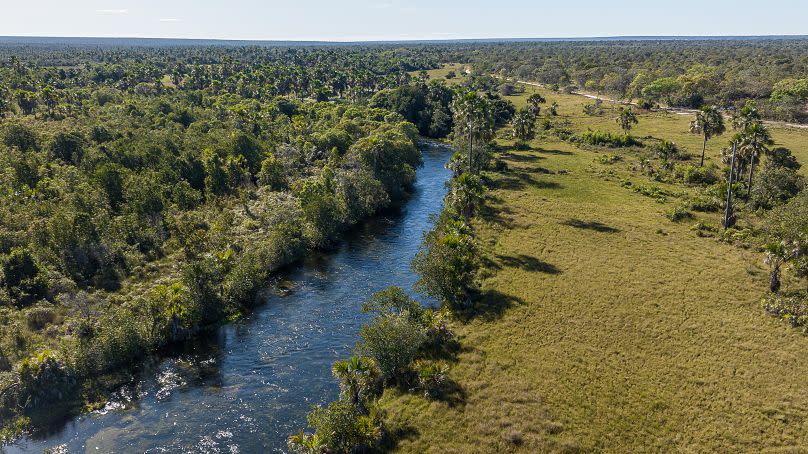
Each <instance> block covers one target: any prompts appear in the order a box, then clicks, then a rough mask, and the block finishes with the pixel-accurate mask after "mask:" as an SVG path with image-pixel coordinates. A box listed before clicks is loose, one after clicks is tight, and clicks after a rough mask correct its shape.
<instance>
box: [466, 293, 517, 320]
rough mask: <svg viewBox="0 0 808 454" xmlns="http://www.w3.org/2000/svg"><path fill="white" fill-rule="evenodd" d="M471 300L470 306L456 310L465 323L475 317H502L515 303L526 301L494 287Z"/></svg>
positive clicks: (495, 318)
mask: <svg viewBox="0 0 808 454" xmlns="http://www.w3.org/2000/svg"><path fill="white" fill-rule="evenodd" d="M471 301H472V302H471V304H470V305H469V306H467V307H465V308H463V309H461V310H459V311H455V315H456V316H457V318H458V320H460V321H461V322H463V323H468V322H470V321H471V320H474V319H481V320H483V321H486V322H490V321H494V320H497V319H499V318H501V317H502V316H503V315H504V314H505V312H506V311H507V310H508V309H510V308H511V307H513V306H514V305H517V304H524V303H525V302H524V301H523V300H522V299H520V298H517V297H515V296H513V295H508V294H505V293H502V292H500V291H498V290H493V289H488V290H483V291H481V292H478V293H477V294H476V295H474V296H472V298H471Z"/></svg>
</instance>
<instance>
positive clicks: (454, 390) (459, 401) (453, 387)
mask: <svg viewBox="0 0 808 454" xmlns="http://www.w3.org/2000/svg"><path fill="white" fill-rule="evenodd" d="M431 398H432V399H433V400H437V401H440V402H443V403H445V404H446V405H448V406H449V407H451V408H455V407H462V406H465V405H466V400H467V399H468V393H467V392H466V390H465V388H463V386H462V385H461V384H460V383H458V382H456V381H454V380H452V379H451V378H446V381H444V382H443V384H442V385H441V387H440V390H439V391H438V392H437V393H436V395H433V396H431Z"/></svg>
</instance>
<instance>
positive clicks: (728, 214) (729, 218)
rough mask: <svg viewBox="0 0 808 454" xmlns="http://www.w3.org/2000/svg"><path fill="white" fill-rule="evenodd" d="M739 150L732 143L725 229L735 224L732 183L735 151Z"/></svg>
mask: <svg viewBox="0 0 808 454" xmlns="http://www.w3.org/2000/svg"><path fill="white" fill-rule="evenodd" d="M736 150H737V145H736V144H734V143H733V144H732V161H731V162H730V167H729V184H728V185H727V211H726V212H725V213H724V222H723V224H724V230H726V229H728V228H730V227H731V226H732V224H734V222H733V220H732V218H733V217H734V214H733V213H732V183H733V180H734V179H735V152H736Z"/></svg>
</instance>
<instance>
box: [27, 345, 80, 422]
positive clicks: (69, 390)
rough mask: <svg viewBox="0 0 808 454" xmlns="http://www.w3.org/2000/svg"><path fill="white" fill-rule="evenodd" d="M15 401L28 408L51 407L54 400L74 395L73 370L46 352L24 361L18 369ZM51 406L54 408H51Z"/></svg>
mask: <svg viewBox="0 0 808 454" xmlns="http://www.w3.org/2000/svg"><path fill="white" fill-rule="evenodd" d="M18 374H19V388H18V392H17V396H18V398H17V400H18V402H19V404H20V405H21V406H22V407H23V408H24V409H25V410H27V411H32V410H37V409H40V408H43V407H45V406H46V405H47V406H48V407H51V405H53V403H54V402H57V401H60V400H62V399H65V398H68V397H71V396H73V394H74V392H75V391H76V390H77V387H76V383H77V382H76V379H75V377H74V376H73V373H72V371H70V369H68V368H67V367H65V366H64V365H62V364H61V363H59V361H58V360H57V359H56V357H55V356H54V355H53V354H52V353H51V352H49V351H47V350H46V351H43V352H41V353H40V354H38V355H37V356H35V357H33V358H29V359H25V360H23V361H22V362H21V363H20V365H19V369H18ZM51 408H53V407H51Z"/></svg>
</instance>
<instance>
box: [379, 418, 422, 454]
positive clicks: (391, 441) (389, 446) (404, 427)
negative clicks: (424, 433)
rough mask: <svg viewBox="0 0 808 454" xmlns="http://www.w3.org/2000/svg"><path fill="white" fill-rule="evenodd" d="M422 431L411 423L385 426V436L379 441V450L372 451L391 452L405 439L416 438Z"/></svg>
mask: <svg viewBox="0 0 808 454" xmlns="http://www.w3.org/2000/svg"><path fill="white" fill-rule="evenodd" d="M419 435H421V433H420V432H419V431H418V429H417V428H415V427H413V426H411V425H409V424H394V425H392V426H388V427H386V428H385V431H384V436H382V439H381V440H380V441H379V445H378V446H377V448H378V449H377V450H374V451H372V452H391V451H393V450H394V449H395V448H396V447H397V446H398V444H399V443H400V442H402V441H404V440H415V439H416V438H418V436H419Z"/></svg>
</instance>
